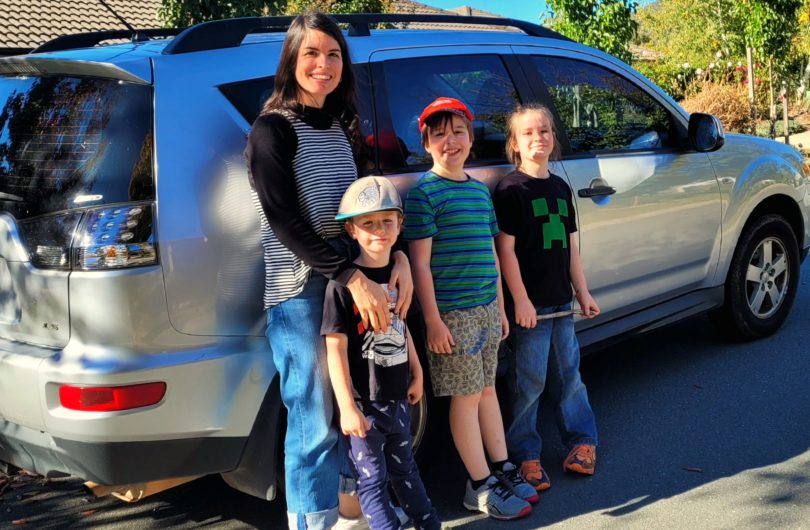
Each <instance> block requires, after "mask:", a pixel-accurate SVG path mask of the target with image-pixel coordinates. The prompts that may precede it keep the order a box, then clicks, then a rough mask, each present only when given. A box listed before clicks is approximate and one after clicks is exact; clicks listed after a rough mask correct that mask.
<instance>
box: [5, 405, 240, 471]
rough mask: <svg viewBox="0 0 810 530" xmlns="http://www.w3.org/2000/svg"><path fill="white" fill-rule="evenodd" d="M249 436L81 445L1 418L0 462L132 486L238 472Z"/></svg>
mask: <svg viewBox="0 0 810 530" xmlns="http://www.w3.org/2000/svg"><path fill="white" fill-rule="evenodd" d="M246 441H247V437H208V438H183V439H179V440H160V441H146V442H78V441H75V440H65V439H60V438H54V437H52V436H51V435H49V434H47V433H43V432H40V431H36V430H34V429H30V428H28V427H23V426H21V425H17V424H15V423H11V422H9V421H5V420H1V419H0V460H3V461H6V462H10V463H12V464H14V465H15V466H18V467H22V468H25V469H29V470H31V471H35V472H37V473H40V474H42V475H46V476H54V475H60V474H68V475H75V476H78V477H82V478H85V479H88V480H92V481H94V482H97V483H99V484H132V483H136V482H146V481H150V480H159V479H163V478H170V477H184V476H190V475H205V474H209V473H220V472H224V471H230V470H232V469H234V468H235V467H236V466H237V464H238V463H239V459H240V457H241V455H242V450H243V448H244V446H245V442H246Z"/></svg>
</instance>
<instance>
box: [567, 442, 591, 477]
mask: <svg viewBox="0 0 810 530" xmlns="http://www.w3.org/2000/svg"><path fill="white" fill-rule="evenodd" d="M563 469H564V470H565V471H573V472H574V473H582V474H583V475H593V472H594V471H595V470H596V446H595V445H590V444H581V445H575V446H574V448H573V449H571V452H570V453H568V456H567V457H566V459H565V461H564V462H563Z"/></svg>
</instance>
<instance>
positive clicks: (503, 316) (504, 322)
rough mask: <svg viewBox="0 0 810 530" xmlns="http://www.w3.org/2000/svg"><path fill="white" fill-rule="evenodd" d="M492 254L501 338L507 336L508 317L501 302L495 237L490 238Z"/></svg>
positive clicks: (501, 293)
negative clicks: (496, 277) (495, 272)
mask: <svg viewBox="0 0 810 530" xmlns="http://www.w3.org/2000/svg"><path fill="white" fill-rule="evenodd" d="M492 255H493V256H494V257H495V270H497V271H498V313H499V316H500V317H501V340H506V337H508V336H509V319H508V318H506V308H505V307H504V303H503V285H501V263H500V260H499V259H498V252H497V249H496V248H495V239H494V238H493V240H492Z"/></svg>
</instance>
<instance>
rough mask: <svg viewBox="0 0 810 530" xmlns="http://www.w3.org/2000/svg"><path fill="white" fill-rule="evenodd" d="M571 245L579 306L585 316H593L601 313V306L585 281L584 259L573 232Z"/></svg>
mask: <svg viewBox="0 0 810 530" xmlns="http://www.w3.org/2000/svg"><path fill="white" fill-rule="evenodd" d="M568 239H569V241H570V247H571V285H573V286H574V295H575V296H576V297H577V302H579V307H580V308H581V309H582V313H583V315H582V316H584V317H585V318H593V317H595V316H596V315H598V314H599V306H598V305H596V300H594V299H593V297H592V296H591V293H590V292H589V291H588V284H587V283H586V282H585V272H584V271H583V270H582V260H581V259H580V257H579V247H578V246H577V240H576V236H575V235H574V234H573V233H572V234H570V235H569V237H568Z"/></svg>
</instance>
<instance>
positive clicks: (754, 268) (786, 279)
mask: <svg viewBox="0 0 810 530" xmlns="http://www.w3.org/2000/svg"><path fill="white" fill-rule="evenodd" d="M799 265H800V261H799V246H798V244H797V242H796V235H795V234H794V232H793V229H792V228H791V226H790V224H789V223H788V222H787V221H786V220H785V218H784V217H781V216H779V215H765V216H763V217H760V218H758V219H756V220H754V221H753V222H751V224H750V225H749V226H747V227H745V229H744V231H743V234H742V236H741V237H740V240H739V243H738V244H737V248H736V249H735V251H734V257H733V258H732V262H731V267H730V268H729V271H728V276H727V277H726V287H725V302H724V305H723V306H722V307H720V308H718V309H716V310H714V311H712V312H710V313H709V316H710V318H711V320H712V322H713V323H714V324H715V325H717V326H718V327H719V328H720V329H721V330H723V331H724V332H725V333H726V334H728V335H729V336H730V337H732V338H735V339H739V340H754V339H758V338H761V337H766V336H768V335H771V334H773V333H774V332H775V331H776V330H778V329H779V327H780V326H781V325H782V323H783V322H784V321H785V318H787V316H788V313H789V312H790V308H791V307H792V306H793V301H794V299H795V298H796V288H797V285H798V282H799Z"/></svg>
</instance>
